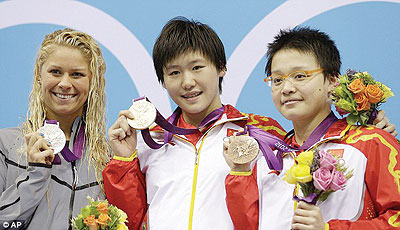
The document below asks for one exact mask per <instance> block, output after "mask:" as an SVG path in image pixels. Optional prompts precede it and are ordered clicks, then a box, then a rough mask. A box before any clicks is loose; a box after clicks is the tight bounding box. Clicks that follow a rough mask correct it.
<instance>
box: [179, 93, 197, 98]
mask: <svg viewBox="0 0 400 230" xmlns="http://www.w3.org/2000/svg"><path fill="white" fill-rule="evenodd" d="M200 94H201V92H198V93H194V94H190V95H183V97H184V98H192V97H196V96H199V95H200Z"/></svg>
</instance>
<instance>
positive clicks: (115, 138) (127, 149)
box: [108, 110, 137, 157]
mask: <svg viewBox="0 0 400 230" xmlns="http://www.w3.org/2000/svg"><path fill="white" fill-rule="evenodd" d="M127 118H130V119H134V116H133V114H132V113H131V112H130V111H129V110H122V111H120V112H119V115H118V119H117V120H116V121H115V122H114V124H113V125H112V126H111V127H110V129H109V130H108V140H109V143H110V146H111V149H112V151H113V153H114V154H115V155H117V156H120V157H130V156H131V155H132V154H133V153H134V152H135V150H136V146H137V134H136V129H134V128H132V127H130V126H129V124H128V121H127V120H126V119H127Z"/></svg>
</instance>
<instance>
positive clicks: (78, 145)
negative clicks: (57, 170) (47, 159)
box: [45, 120, 85, 165]
mask: <svg viewBox="0 0 400 230" xmlns="http://www.w3.org/2000/svg"><path fill="white" fill-rule="evenodd" d="M45 123H47V124H57V123H58V122H57V120H46V121H45ZM84 142H85V124H84V123H83V121H82V124H81V125H80V128H79V131H78V135H77V137H76V138H75V140H74V146H73V151H72V152H71V150H70V149H69V148H68V144H67V143H65V145H64V148H63V149H62V150H61V152H60V153H61V155H62V156H63V157H64V159H65V160H66V161H68V162H71V161H74V160H77V159H81V158H82V151H83V145H84ZM52 163H53V165H59V164H61V158H60V156H59V155H58V154H56V155H55V156H54V160H53V162H52Z"/></svg>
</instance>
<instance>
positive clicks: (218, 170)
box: [103, 105, 285, 230]
mask: <svg viewBox="0 0 400 230" xmlns="http://www.w3.org/2000/svg"><path fill="white" fill-rule="evenodd" d="M246 124H247V125H254V126H257V127H259V128H262V129H264V130H266V131H268V132H270V133H271V134H273V135H275V136H278V137H280V138H283V136H284V135H285V132H284V131H283V129H282V128H281V126H280V125H279V124H278V123H277V122H276V121H275V120H272V119H270V118H267V117H262V116H258V115H251V114H250V115H249V114H242V113H240V112H239V111H238V110H236V109H235V108H234V107H232V106H230V105H226V106H225V111H224V113H223V115H222V116H221V118H220V119H219V120H217V121H216V122H214V123H213V124H211V125H210V126H209V127H208V128H206V129H204V130H202V131H201V132H200V131H199V132H198V133H195V134H191V135H186V136H184V135H174V137H173V139H172V141H171V142H170V143H168V144H166V145H164V146H163V147H161V148H160V149H158V150H154V149H150V148H149V147H148V146H147V145H146V144H144V143H138V151H137V156H138V158H136V159H131V161H129V160H127V159H121V158H119V159H120V160H117V159H113V160H111V161H110V162H109V164H108V165H107V167H106V168H105V170H104V171H103V177H104V186H105V190H106V195H107V199H108V200H109V202H110V203H111V204H115V205H116V206H117V207H119V208H121V209H122V210H124V211H125V212H126V213H127V214H128V221H129V224H128V225H129V229H139V228H140V226H141V223H142V220H143V217H144V215H145V214H146V210H147V208H148V213H147V218H148V227H149V228H150V229H152V230H156V229H162V230H165V229H202V230H203V229H221V230H224V229H227V230H228V229H233V224H232V221H231V217H230V215H229V213H228V208H227V206H226V201H225V194H226V192H225V183H224V182H225V177H226V175H227V174H228V173H229V166H228V165H227V164H226V162H225V159H224V157H223V153H222V150H223V147H222V146H223V138H224V137H225V136H227V135H228V136H229V135H231V134H232V133H233V132H236V131H238V130H239V129H240V128H241V127H244V125H246ZM177 125H178V126H179V127H183V128H192V127H190V125H189V124H187V123H185V122H184V121H183V118H182V117H181V118H180V120H179V121H178V124H177ZM151 134H152V137H153V139H154V140H156V141H163V138H164V136H163V132H162V130H161V129H160V128H159V127H155V128H153V129H152V131H151ZM133 158H134V157H133ZM124 160H125V161H124ZM132 160H133V161H132Z"/></svg>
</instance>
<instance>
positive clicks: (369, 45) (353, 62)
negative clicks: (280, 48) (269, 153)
mask: <svg viewBox="0 0 400 230" xmlns="http://www.w3.org/2000/svg"><path fill="white" fill-rule="evenodd" d="M297 1H298V0H297ZM301 1H303V0H301ZM81 2H83V3H86V4H88V5H91V6H92V7H95V8H97V9H99V10H101V11H103V12H105V13H106V14H108V15H110V16H112V17H113V18H114V19H116V20H118V21H119V22H120V23H121V24H123V25H124V26H125V27H126V28H127V29H128V30H130V31H131V33H133V34H134V35H135V36H136V38H137V39H138V40H139V41H140V42H141V43H142V44H143V46H144V47H145V49H146V50H147V52H148V53H149V55H151V52H152V47H153V44H154V41H155V39H156V37H157V36H158V34H159V32H160V31H161V29H162V27H163V25H164V24H165V23H166V22H167V21H168V20H169V19H171V18H173V17H175V16H185V17H188V18H189V19H195V20H199V21H201V22H203V23H206V24H209V25H210V26H211V27H212V28H213V29H214V30H215V31H216V32H217V33H218V34H219V36H220V38H221V40H222V41H223V43H224V45H225V49H226V54H227V59H229V57H230V56H231V54H232V53H233V52H234V50H235V48H236V47H237V46H239V44H240V42H241V41H242V40H243V39H244V37H245V36H246V35H247V34H248V33H249V32H250V31H251V30H252V29H253V28H254V27H255V26H256V25H257V24H258V23H259V22H260V21H261V20H262V19H263V18H264V17H266V16H267V15H268V14H270V13H271V11H273V10H274V9H277V8H278V7H280V6H281V5H282V4H284V3H285V1H278V0H274V1H255V0H252V1H238V0H236V1H233V0H219V1H184V0H174V1H89V0H88V1H81ZM304 2H306V0H304ZM327 2H334V1H327ZM340 2H346V1H340ZM3 3H5V1H0V9H1V7H2V4H3ZM34 10H36V9H34V8H24V7H22V8H21V9H20V10H19V11H18V12H7V14H8V13H9V14H10V15H11V14H24V13H25V12H28V11H34ZM59 10H60V11H62V10H64V9H62V8H60V9H59ZM77 11H79V9H77ZM71 13H72V12H71ZM78 13H79V14H85V12H84V11H83V12H78ZM7 14H0V21H1V20H4V19H5V18H7V17H8V16H9V15H7ZM296 14H301V15H307V14H308V11H307V9H305V8H293V9H291V10H288V11H287V12H285V14H283V15H282V20H285V19H286V18H287V17H289V16H290V15H296ZM87 20H91V19H90V17H88V18H87ZM300 24H301V25H307V26H311V27H313V28H318V29H320V30H322V31H324V32H326V33H328V34H329V35H330V36H331V37H332V38H333V40H335V41H336V44H337V46H338V48H339V50H340V51H341V56H342V63H343V64H342V73H343V72H344V71H345V70H346V69H347V68H353V69H357V70H361V71H368V72H369V73H371V74H372V76H374V77H375V78H376V79H377V80H378V81H381V82H383V83H384V84H386V85H388V86H389V87H391V88H392V90H393V92H394V94H395V97H393V98H390V99H389V100H388V102H387V103H386V104H385V105H383V106H382V108H383V109H384V110H385V111H386V112H387V115H388V116H389V118H390V120H391V122H392V123H394V124H395V125H396V126H397V127H398V128H400V123H399V117H400V116H399V113H400V100H399V99H398V95H399V93H400V82H399V81H398V78H399V77H400V67H399V66H400V39H399V37H400V1H390V2H389V1H377V2H369V1H368V2H367V1H365V2H362V1H361V2H360V3H354V4H347V5H344V6H341V7H337V8H334V9H331V10H328V11H326V12H323V13H321V14H318V15H316V16H314V17H312V18H311V19H309V20H307V21H305V22H302V23H300ZM98 26H99V27H101V26H102V25H101V23H99V24H98ZM60 28H64V26H62V25H57V24H48V23H46V24H42V23H29V24H20V25H15V26H10V27H5V28H0V79H1V84H0V105H1V107H2V112H1V113H0V128H4V127H9V126H17V125H18V124H19V123H20V122H21V121H22V120H23V119H24V117H25V114H26V110H27V104H28V95H29V92H30V90H31V88H32V76H33V68H34V60H35V56H36V53H37V50H38V48H39V47H40V43H41V41H42V40H43V38H44V35H45V34H48V33H51V32H52V31H54V30H56V29H60ZM102 29H104V30H106V31H107V33H113V28H102ZM264 33H265V34H268V33H269V31H264ZM260 36H262V35H260ZM95 38H96V37H95ZM115 42H118V41H115ZM101 46H102V47H101V48H102V50H103V55H104V57H105V60H106V63H107V72H106V78H107V87H106V91H107V118H108V122H109V124H108V126H109V125H110V124H111V123H113V121H114V119H115V118H116V117H117V115H118V112H119V110H121V109H126V108H128V107H129V106H130V104H131V99H132V98H135V97H137V96H139V93H138V90H137V89H136V86H135V85H134V83H133V81H132V80H131V77H130V76H129V74H128V72H127V71H126V70H125V69H124V67H123V65H121V63H120V62H119V61H118V58H116V57H115V56H114V55H113V54H112V53H111V52H110V51H109V50H108V49H107V48H105V47H104V46H103V45H101ZM266 46H267V44H266V43H265V45H264V46H263V47H259V48H260V49H265V48H266ZM265 62H266V60H265V58H263V59H262V60H261V61H260V62H258V63H257V65H256V67H255V68H254V70H253V71H252V73H251V75H250V76H249V78H248V79H247V82H246V84H245V85H244V86H243V88H242V91H241V92H240V96H239V98H238V100H237V103H236V107H237V108H238V109H240V110H241V111H243V112H252V113H257V114H262V115H268V116H271V117H273V118H275V119H276V120H278V121H279V122H280V123H281V124H282V125H283V126H284V127H285V128H286V129H287V130H289V129H290V127H291V124H290V123H289V122H287V121H286V120H285V119H284V118H283V117H281V116H280V114H279V113H278V112H277V111H276V110H275V107H274V105H273V103H272V100H271V97H270V92H269V88H268V86H267V85H266V84H264V83H263V78H264V71H263V70H264V66H265ZM227 77H229V69H228V75H227ZM225 80H227V78H226V79H225ZM224 90H229V89H228V88H225V89H223V91H224ZM172 107H174V105H172ZM165 115H167V114H165Z"/></svg>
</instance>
